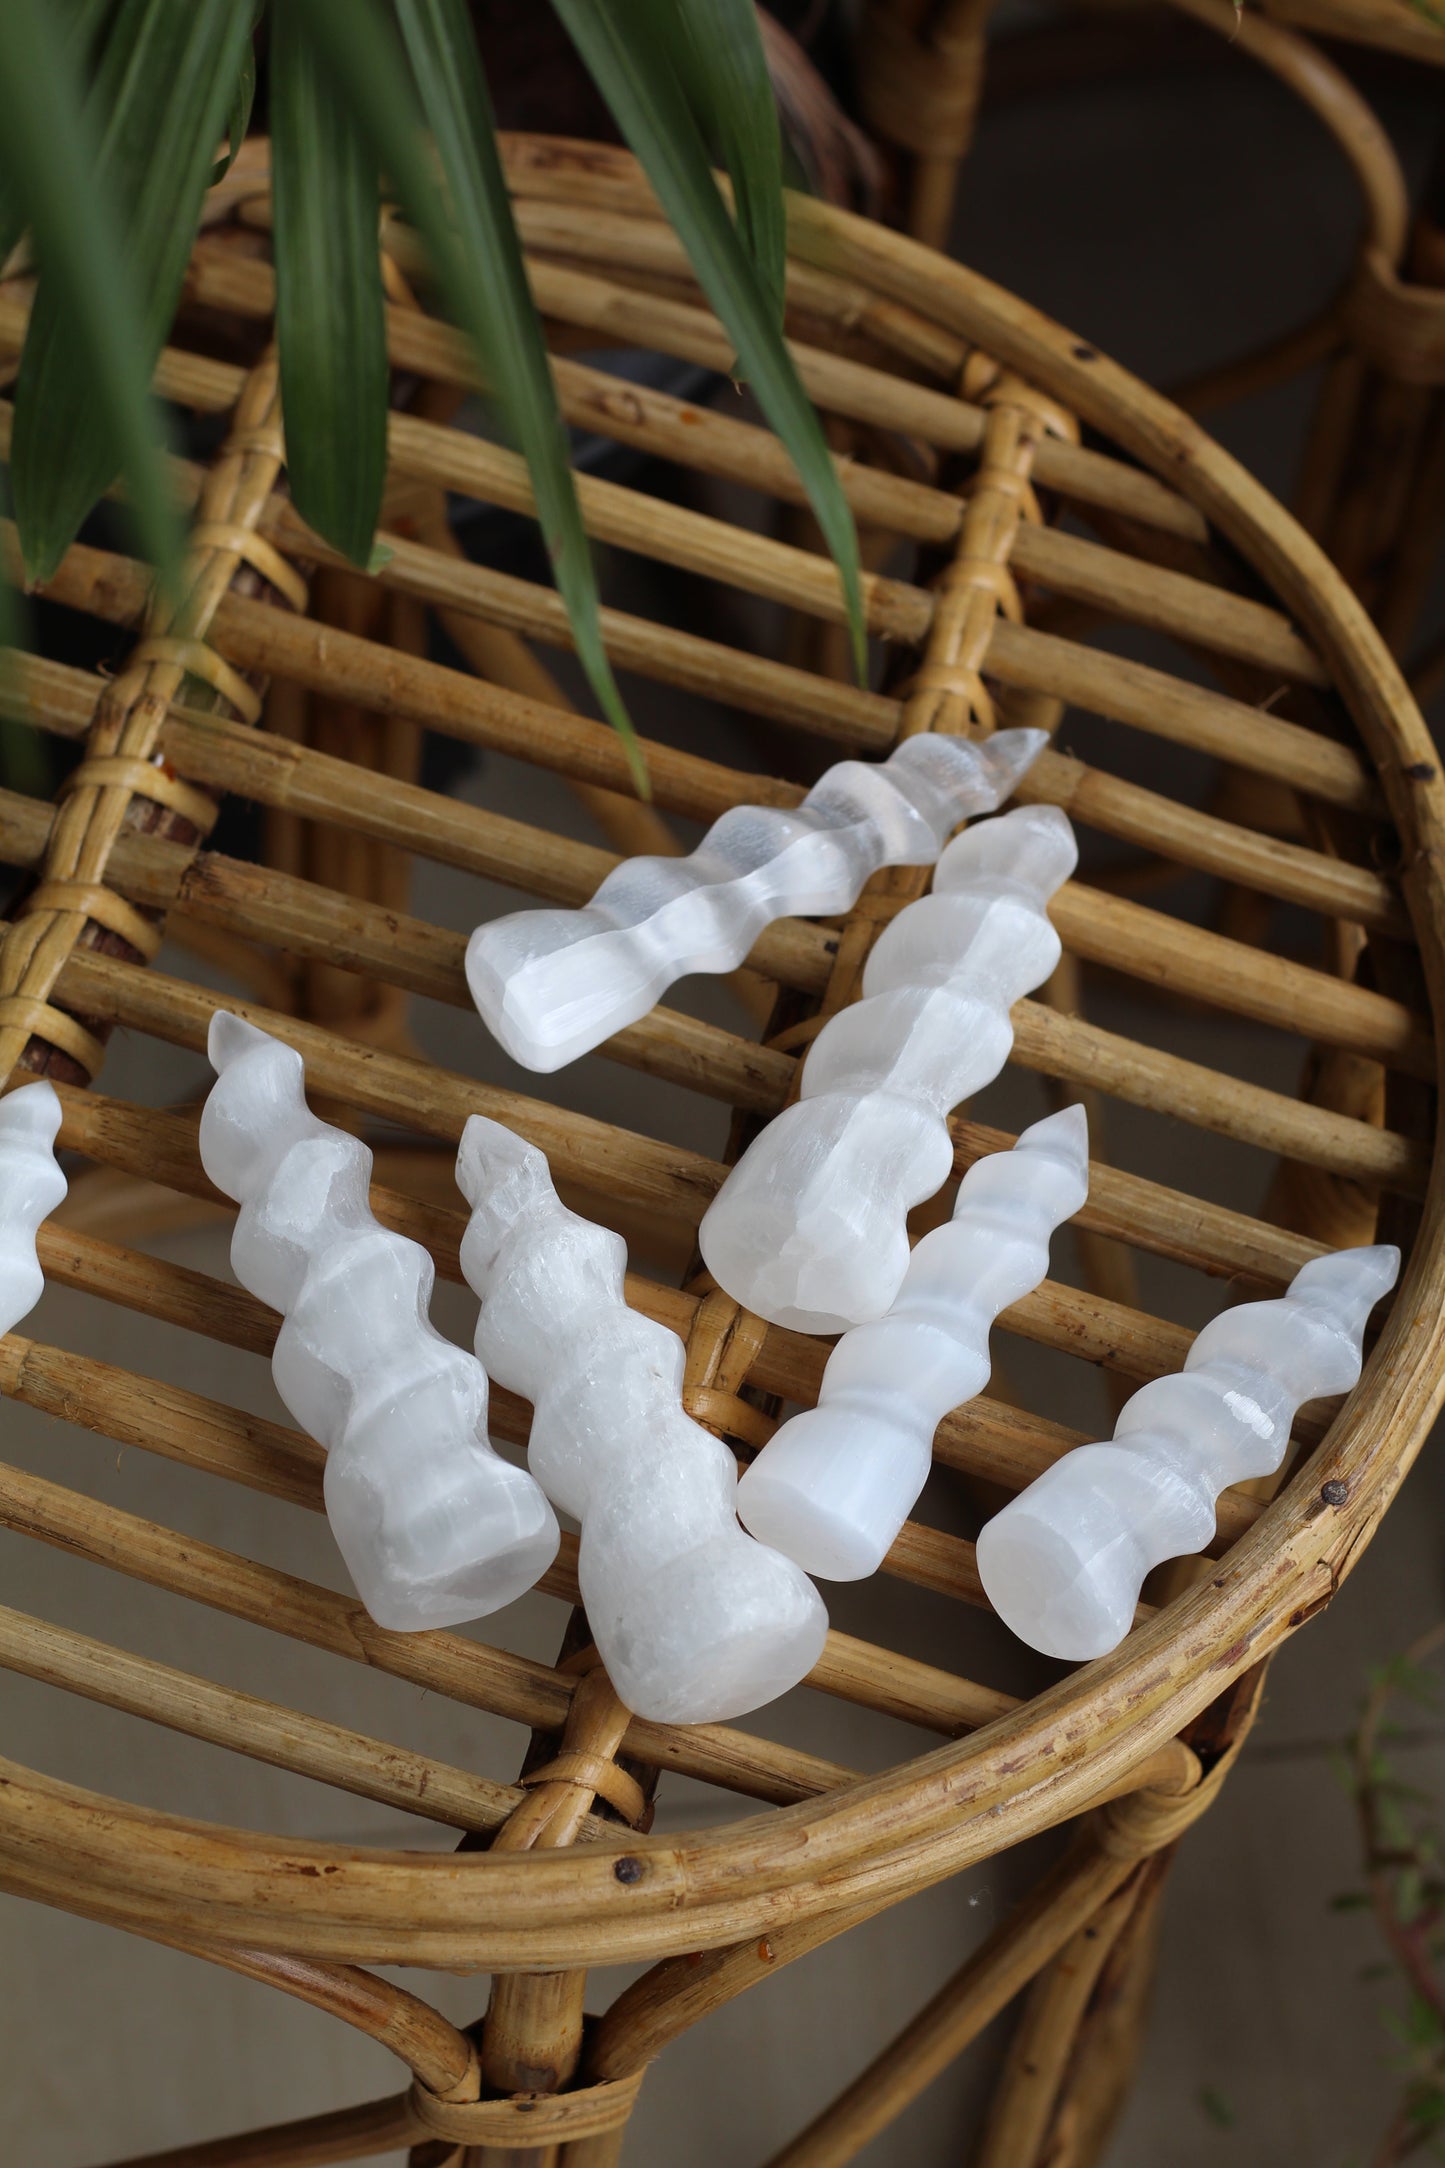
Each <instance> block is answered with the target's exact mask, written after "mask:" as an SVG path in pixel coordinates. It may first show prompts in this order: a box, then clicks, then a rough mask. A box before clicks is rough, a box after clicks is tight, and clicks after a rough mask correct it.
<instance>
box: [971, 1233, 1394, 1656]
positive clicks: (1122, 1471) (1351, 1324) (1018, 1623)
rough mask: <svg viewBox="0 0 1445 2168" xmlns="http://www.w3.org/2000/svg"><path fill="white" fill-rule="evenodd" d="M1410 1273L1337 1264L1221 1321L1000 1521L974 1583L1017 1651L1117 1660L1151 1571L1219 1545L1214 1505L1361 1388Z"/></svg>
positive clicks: (1322, 1261) (1372, 1264) (1354, 1254)
mask: <svg viewBox="0 0 1445 2168" xmlns="http://www.w3.org/2000/svg"><path fill="white" fill-rule="evenodd" d="M1399 1269H1400V1253H1399V1251H1398V1250H1397V1249H1394V1248H1392V1247H1390V1246H1388V1245H1384V1244H1382V1245H1381V1246H1379V1247H1378V1248H1372V1249H1355V1250H1339V1251H1337V1252H1336V1253H1335V1254H1334V1256H1332V1257H1317V1258H1315V1259H1313V1260H1312V1262H1311V1263H1309V1264H1307V1265H1305V1266H1304V1267H1303V1268H1302V1270H1300V1271H1299V1272H1297V1273H1296V1274H1295V1277H1294V1281H1293V1283H1292V1284H1291V1286H1290V1289H1289V1292H1288V1293H1287V1294H1285V1295H1283V1296H1281V1297H1280V1298H1279V1300H1278V1301H1275V1302H1246V1303H1241V1304H1240V1305H1239V1306H1238V1307H1237V1308H1236V1309H1233V1310H1225V1311H1224V1312H1223V1313H1222V1315H1221V1316H1219V1317H1217V1318H1215V1319H1214V1321H1213V1323H1212V1324H1209V1325H1206V1326H1205V1328H1204V1330H1203V1332H1202V1333H1200V1335H1199V1337H1198V1339H1197V1340H1196V1341H1195V1343H1194V1345H1193V1347H1192V1348H1191V1349H1190V1350H1189V1355H1188V1359H1187V1360H1186V1362H1185V1365H1184V1368H1183V1370H1182V1371H1179V1372H1178V1373H1176V1374H1175V1375H1174V1376H1172V1377H1167V1378H1155V1379H1154V1380H1153V1381H1152V1382H1151V1383H1150V1384H1148V1385H1145V1386H1143V1387H1142V1388H1141V1390H1140V1391H1139V1392H1137V1393H1135V1395H1134V1397H1133V1399H1132V1400H1130V1401H1129V1402H1128V1403H1127V1404H1126V1405H1125V1407H1124V1410H1123V1412H1122V1414H1121V1415H1120V1417H1119V1420H1118V1422H1117V1423H1116V1424H1115V1426H1114V1438H1113V1442H1112V1444H1107V1445H1081V1446H1077V1447H1076V1448H1075V1449H1074V1450H1073V1452H1070V1453H1065V1454H1064V1456H1063V1458H1062V1459H1061V1460H1058V1461H1056V1462H1055V1463H1054V1465H1053V1467H1052V1468H1050V1469H1049V1470H1048V1471H1047V1473H1046V1474H1044V1475H1041V1476H1040V1477H1039V1478H1038V1481H1037V1482H1035V1483H1031V1484H1030V1485H1029V1487H1028V1489H1027V1490H1026V1491H1022V1492H1021V1493H1020V1494H1019V1496H1018V1497H1017V1498H1015V1499H1013V1500H1012V1501H1011V1502H1010V1504H1008V1505H1007V1506H1005V1507H1004V1510H1003V1511H1002V1513H999V1514H996V1515H995V1517H994V1518H993V1519H992V1520H991V1521H990V1522H989V1523H988V1526H987V1527H986V1528H985V1529H984V1531H983V1533H982V1534H981V1535H980V1537H979V1539H978V1570H979V1574H980V1576H981V1577H982V1580H983V1585H984V1588H985V1590H986V1592H987V1594H988V1598H989V1601H990V1603H992V1605H993V1607H994V1609H995V1610H996V1611H997V1612H998V1614H999V1616H1000V1617H1001V1618H1002V1619H1003V1620H1004V1621H1005V1623H1006V1624H1007V1625H1009V1626H1011V1627H1012V1628H1013V1631H1014V1632H1015V1633H1016V1634H1017V1635H1018V1636H1019V1638H1020V1639H1021V1640H1023V1641H1027V1642H1028V1643H1029V1645H1030V1646H1031V1647H1032V1648H1036V1649H1042V1650H1043V1652H1044V1654H1045V1655H1046V1656H1062V1657H1066V1658H1069V1659H1071V1660H1075V1661H1082V1660H1083V1659H1084V1658H1086V1657H1090V1656H1103V1655H1104V1654H1105V1653H1106V1652H1107V1651H1108V1650H1109V1649H1112V1648H1114V1647H1116V1646H1117V1645H1118V1643H1119V1642H1120V1641H1122V1640H1123V1638H1124V1636H1125V1634H1126V1633H1127V1632H1128V1630H1129V1627H1130V1625H1131V1624H1132V1622H1133V1617H1134V1607H1135V1605H1136V1604H1137V1602H1138V1600H1139V1591H1140V1589H1141V1588H1142V1587H1143V1585H1144V1577H1145V1575H1146V1574H1147V1573H1148V1572H1149V1571H1150V1569H1151V1568H1152V1567H1154V1566H1157V1565H1161V1564H1162V1563H1163V1561H1164V1560H1165V1559H1166V1558H1179V1557H1183V1556H1185V1555H1186V1554H1187V1553H1190V1552H1194V1551H1198V1550H1200V1549H1202V1547H1203V1546H1204V1545H1205V1544H1206V1543H1207V1542H1208V1541H1209V1538H1210V1536H1211V1535H1212V1534H1213V1533H1214V1519H1215V1514H1214V1502H1215V1500H1216V1498H1217V1497H1218V1496H1219V1493H1220V1492H1221V1491H1222V1490H1224V1489H1226V1488H1227V1487H1228V1486H1229V1485H1230V1484H1232V1483H1243V1482H1246V1481H1247V1480H1248V1479H1249V1478H1250V1477H1252V1476H1262V1475H1272V1474H1273V1473H1274V1471H1275V1469H1276V1468H1278V1467H1279V1466H1280V1464H1281V1462H1282V1461H1283V1459H1284V1455H1285V1448H1286V1447H1287V1445H1288V1443H1289V1434H1290V1427H1291V1425H1292V1424H1293V1422H1294V1418H1295V1413H1296V1410H1297V1409H1298V1408H1299V1407H1300V1405H1301V1404H1302V1402H1304V1401H1306V1400H1317V1399H1319V1398H1321V1397H1322V1396H1323V1395H1324V1394H1326V1393H1343V1392H1348V1391H1349V1389H1350V1387H1351V1386H1352V1385H1354V1384H1355V1383H1356V1381H1357V1380H1358V1378H1359V1375H1360V1346H1361V1340H1362V1338H1363V1335H1364V1330H1365V1325H1366V1322H1367V1321H1368V1319H1369V1315H1370V1312H1371V1310H1372V1309H1373V1308H1374V1306H1375V1304H1376V1303H1377V1302H1378V1301H1379V1299H1380V1297H1381V1296H1382V1295H1384V1294H1387V1293H1388V1292H1389V1290H1390V1289H1391V1288H1392V1287H1393V1286H1394V1284H1395V1275H1396V1273H1397V1272H1398V1271H1399Z"/></svg>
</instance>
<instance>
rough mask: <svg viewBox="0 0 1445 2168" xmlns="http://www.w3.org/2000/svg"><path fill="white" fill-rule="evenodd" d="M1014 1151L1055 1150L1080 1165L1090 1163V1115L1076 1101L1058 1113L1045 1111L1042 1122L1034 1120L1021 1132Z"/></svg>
mask: <svg viewBox="0 0 1445 2168" xmlns="http://www.w3.org/2000/svg"><path fill="white" fill-rule="evenodd" d="M1014 1149H1015V1151H1025V1150H1027V1151H1037V1150H1039V1149H1042V1150H1044V1151H1049V1152H1054V1153H1056V1154H1057V1155H1058V1157H1059V1158H1061V1159H1068V1160H1072V1161H1074V1162H1076V1163H1077V1165H1078V1166H1079V1167H1081V1168H1087V1167H1088V1164H1089V1117H1088V1115H1087V1114H1086V1113H1085V1112H1084V1109H1083V1108H1082V1106H1079V1105H1077V1104H1075V1105H1073V1106H1068V1107H1060V1108H1059V1111H1058V1113H1057V1114H1046V1115H1045V1116H1044V1118H1043V1120H1042V1121H1041V1122H1031V1123H1030V1125H1029V1127H1028V1128H1027V1129H1025V1130H1022V1131H1021V1132H1020V1134H1019V1140H1018V1143H1017V1144H1016V1145H1015V1146H1014Z"/></svg>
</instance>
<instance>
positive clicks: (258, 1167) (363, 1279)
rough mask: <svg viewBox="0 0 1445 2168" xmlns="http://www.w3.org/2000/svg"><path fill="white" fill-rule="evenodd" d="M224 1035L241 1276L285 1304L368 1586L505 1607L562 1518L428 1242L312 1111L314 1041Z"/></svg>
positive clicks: (367, 1591)
mask: <svg viewBox="0 0 1445 2168" xmlns="http://www.w3.org/2000/svg"><path fill="white" fill-rule="evenodd" d="M209 1052H210V1057H211V1064H212V1067H213V1068H214V1069H215V1071H216V1077H217V1081H216V1082H215V1084H214V1085H213V1086H212V1087H211V1092H210V1096H209V1098H208V1099H207V1101H206V1104H205V1109H204V1111H203V1113H202V1115H201V1161H202V1164H203V1165H204V1167H205V1170H206V1172H207V1174H208V1175H209V1176H210V1178H211V1180H212V1181H213V1182H214V1183H215V1184H216V1186H217V1188H218V1189H222V1190H224V1191H225V1193H226V1195H227V1196H228V1197H234V1198H235V1199H236V1201H237V1203H238V1204H239V1205H240V1207H241V1211H240V1214H239V1216H238V1218H237V1220H236V1227H235V1233H234V1234H233V1236H232V1239H231V1262H232V1264H233V1265H234V1267H235V1270H236V1277H237V1278H238V1279H239V1280H240V1282H241V1285H242V1286H243V1287H247V1288H249V1289H250V1291H251V1293H252V1294H253V1295H257V1296H259V1297H260V1299H261V1301H263V1302H269V1303H270V1305H271V1307H272V1308H273V1309H275V1310H279V1311H280V1312H281V1313H282V1316H283V1317H284V1319H285V1322H284V1324H283V1325H282V1327H281V1331H280V1335H279V1337H278V1338H277V1341H276V1349H275V1353H274V1355H273V1356H272V1359H271V1369H272V1374H273V1376H274V1377H275V1380H276V1387H277V1390H278V1392H279V1393H280V1395H281V1398H282V1399H283V1400H284V1401H285V1403H286V1405H287V1407H288V1408H289V1409H290V1410H291V1413H292V1414H293V1415H294V1416H295V1418H296V1420H297V1422H298V1423H300V1424H301V1426H302V1428H303V1429H305V1430H308V1431H309V1432H310V1433H311V1435H312V1437H313V1438H316V1439H318V1440H319V1441H320V1443H321V1444H322V1445H324V1446H325V1447H326V1449H327V1460H326V1476H325V1490H326V1511H327V1515H328V1517H329V1518H330V1521H331V1526H332V1531H333V1533H334V1534H335V1537H336V1540H337V1543H338V1544H339V1545H340V1547H341V1554H342V1556H343V1558H344V1559H345V1560H346V1564H347V1568H348V1570H349V1572H350V1574H351V1578H352V1580H353V1581H354V1582H355V1584H356V1590H357V1593H358V1595H359V1596H360V1597H361V1600H362V1602H363V1603H364V1604H365V1605H366V1608H367V1610H368V1611H369V1612H370V1613H371V1616H372V1617H373V1618H374V1619H375V1620H376V1621H377V1623H378V1625H381V1626H391V1627H397V1628H400V1629H402V1630H412V1629H415V1628H419V1627H425V1626H456V1625H460V1624H461V1622H462V1621H463V1620H464V1619H472V1618H480V1617H482V1616H483V1615H484V1614H485V1613H487V1612H489V1611H495V1610H497V1609H498V1608H499V1607H500V1606H501V1605H502V1604H504V1603H510V1602H511V1601H512V1599H513V1597H515V1596H520V1595H521V1594H522V1592H523V1591H524V1590H525V1589H528V1588H530V1587H531V1586H532V1583H533V1582H534V1581H535V1580H536V1579H537V1576H538V1575H539V1574H540V1573H543V1572H545V1570H546V1568H547V1567H548V1565H550V1563H551V1561H552V1558H553V1556H554V1555H555V1553H556V1549H557V1543H558V1530H557V1522H556V1517H555V1515H554V1514H553V1512H552V1509H551V1507H550V1506H549V1505H548V1503H547V1501H546V1499H545V1498H544V1497H543V1495H542V1493H541V1491H540V1489H539V1488H538V1486H537V1485H536V1484H535V1483H534V1482H533V1480H532V1478H531V1477H530V1476H529V1475H527V1474H526V1473H525V1472H524V1471H523V1470H522V1469H520V1468H514V1467H512V1466H511V1465H510V1463H509V1462H507V1461H504V1460H502V1459H500V1458H499V1457H498V1455H497V1454H496V1453H495V1452H494V1451H493V1450H492V1447H491V1445H490V1443H489V1442H488V1438H487V1429H486V1422H487V1375H486V1372H485V1371H484V1370H483V1368H482V1366H481V1364H480V1363H479V1362H478V1361H477V1359H476V1357H475V1356H473V1355H469V1354H466V1353H465V1352H464V1351H463V1350H462V1349H461V1348H459V1347H453V1346H452V1344H451V1342H450V1341H449V1340H444V1339H443V1338H442V1336H441V1334H440V1333H439V1332H437V1331H436V1329H435V1328H434V1327H433V1325H432V1324H431V1321H430V1319H429V1317H428V1314H427V1312H428V1307H429V1305H430V1302H431V1292H432V1281H433V1278H434V1272H433V1267H432V1261H431V1259H430V1257H429V1256H428V1255H427V1253H426V1251H425V1250H424V1249H422V1248H421V1246H420V1244H419V1243H416V1242H409V1241H408V1240H407V1239H406V1237H405V1236H404V1235H398V1234H393V1233H392V1232H391V1231H390V1230H389V1229H387V1228H385V1227H382V1226H381V1225H380V1224H379V1222H378V1221H377V1220H376V1219H374V1218H373V1216H372V1212H371V1207H370V1204H369V1203H368V1201H367V1199H368V1192H369V1190H370V1185H371V1153H370V1151H369V1150H368V1148H367V1146H366V1145H364V1144H363V1143H362V1142H361V1140H360V1138H358V1137H353V1136H349V1135H348V1134H347V1132H346V1131H345V1130H342V1129H334V1128H333V1127H332V1126H331V1125H330V1123H328V1122H323V1121H319V1120H318V1119H317V1117H316V1116H315V1115H314V1114H313V1113H312V1112H311V1110H310V1108H309V1107H308V1106H307V1104H306V1096H305V1082H306V1079H305V1071H304V1068H303V1066H302V1062H301V1057H300V1055H299V1054H297V1053H296V1052H295V1051H294V1050H293V1049H292V1048H291V1047H289V1046H283V1045H282V1043H281V1041H280V1040H279V1039H273V1038H271V1037H270V1036H269V1034H267V1033H266V1032H264V1031H258V1030H257V1029H256V1028H255V1026H254V1025H251V1024H247V1023H243V1022H242V1021H241V1019H240V1018H239V1017H236V1016H229V1015H226V1014H225V1013H224V1012H218V1013H217V1014H216V1016H215V1017H213V1019H212V1022H211V1033H210V1041H209Z"/></svg>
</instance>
